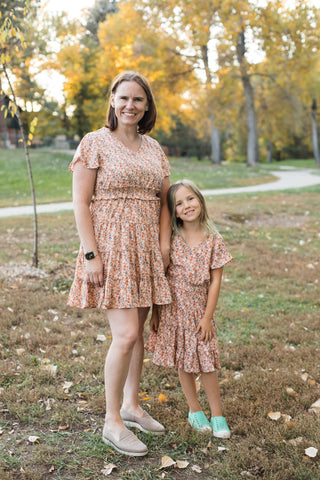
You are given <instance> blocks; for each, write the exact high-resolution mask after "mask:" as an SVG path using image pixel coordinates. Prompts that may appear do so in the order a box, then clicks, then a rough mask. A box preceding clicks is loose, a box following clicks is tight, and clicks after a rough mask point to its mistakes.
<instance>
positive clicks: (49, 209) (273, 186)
mask: <svg viewBox="0 0 320 480" xmlns="http://www.w3.org/2000/svg"><path fill="white" fill-rule="evenodd" d="M270 173H271V174H272V175H274V176H275V177H276V178H277V180H275V181H274V182H271V183H264V184H261V185H251V186H249V187H235V188H218V189H214V190H202V193H203V195H206V196H209V195H213V196H215V195H229V194H236V193H255V192H270V191H276V190H288V189H296V188H303V187H311V186H313V185H319V184H320V175H317V174H315V172H314V170H310V169H308V170H305V169H296V168H294V167H282V170H277V171H271V172H270ZM72 209H73V206H72V202H61V203H48V204H41V205H37V213H56V212H61V211H69V210H72ZM32 214H33V208H32V206H31V205H26V206H21V207H7V208H0V218H4V217H17V216H21V215H32Z"/></svg>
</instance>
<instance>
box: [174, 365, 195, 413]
mask: <svg viewBox="0 0 320 480" xmlns="http://www.w3.org/2000/svg"><path fill="white" fill-rule="evenodd" d="M178 374H179V380H180V383H181V386H182V390H183V393H184V394H185V396H186V399H187V403H188V406H189V410H190V412H191V413H194V412H199V411H200V410H201V406H200V403H199V400H198V397H197V387H196V380H195V378H194V373H188V372H185V371H184V370H182V369H181V368H179V369H178Z"/></svg>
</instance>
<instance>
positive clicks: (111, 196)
mask: <svg viewBox="0 0 320 480" xmlns="http://www.w3.org/2000/svg"><path fill="white" fill-rule="evenodd" d="M117 199H132V200H147V201H153V202H158V201H159V200H160V199H159V197H158V196H157V192H156V191H154V190H143V189H141V190H139V189H138V190H137V189H132V190H130V189H126V190H111V191H108V192H105V193H103V194H99V193H98V194H97V195H96V196H95V197H94V198H93V201H94V202H103V201H105V200H117Z"/></svg>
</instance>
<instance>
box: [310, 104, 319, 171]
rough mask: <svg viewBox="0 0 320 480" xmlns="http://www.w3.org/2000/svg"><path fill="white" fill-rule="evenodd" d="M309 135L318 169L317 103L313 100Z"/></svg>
mask: <svg viewBox="0 0 320 480" xmlns="http://www.w3.org/2000/svg"><path fill="white" fill-rule="evenodd" d="M311 135H312V147H313V155H314V158H315V161H316V164H317V166H318V167H320V155H319V141H318V128H317V101H316V99H315V98H314V99H313V100H312V105H311Z"/></svg>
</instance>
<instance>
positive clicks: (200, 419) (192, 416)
mask: <svg viewBox="0 0 320 480" xmlns="http://www.w3.org/2000/svg"><path fill="white" fill-rule="evenodd" d="M188 422H189V423H190V425H191V427H192V428H194V429H195V430H197V431H198V432H201V433H210V432H211V431H212V428H211V425H210V422H209V420H208V419H207V417H206V416H205V414H204V413H203V412H202V411H200V412H194V413H191V412H189V414H188Z"/></svg>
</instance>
